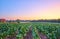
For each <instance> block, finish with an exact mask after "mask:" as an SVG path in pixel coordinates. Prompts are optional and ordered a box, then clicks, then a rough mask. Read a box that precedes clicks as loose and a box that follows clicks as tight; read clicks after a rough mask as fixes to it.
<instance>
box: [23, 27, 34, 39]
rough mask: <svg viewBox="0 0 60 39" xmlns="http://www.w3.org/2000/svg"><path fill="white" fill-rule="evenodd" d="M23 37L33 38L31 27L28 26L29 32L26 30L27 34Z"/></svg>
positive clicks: (25, 38)
mask: <svg viewBox="0 0 60 39" xmlns="http://www.w3.org/2000/svg"><path fill="white" fill-rule="evenodd" d="M23 39H33V36H32V27H30V29H29V32H27V35H26V36H25V37H24V38H23Z"/></svg>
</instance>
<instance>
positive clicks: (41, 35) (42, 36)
mask: <svg viewBox="0 0 60 39" xmlns="http://www.w3.org/2000/svg"><path fill="white" fill-rule="evenodd" d="M38 34H39V36H40V38H41V39H48V37H47V36H46V35H44V34H43V33H40V32H38Z"/></svg>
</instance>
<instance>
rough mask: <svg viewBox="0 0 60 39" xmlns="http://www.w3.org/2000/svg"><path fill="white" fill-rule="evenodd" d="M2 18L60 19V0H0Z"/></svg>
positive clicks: (0, 16) (0, 15)
mask: <svg viewBox="0 0 60 39" xmlns="http://www.w3.org/2000/svg"><path fill="white" fill-rule="evenodd" d="M0 18H5V19H11V20H15V19H22V20H33V19H36V20H37V19H58V18H60V0H0Z"/></svg>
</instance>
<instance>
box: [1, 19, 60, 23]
mask: <svg viewBox="0 0 60 39" xmlns="http://www.w3.org/2000/svg"><path fill="white" fill-rule="evenodd" d="M0 22H17V23H20V22H57V23H60V19H51V20H43V19H42V20H19V19H16V20H6V19H0Z"/></svg>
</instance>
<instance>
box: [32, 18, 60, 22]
mask: <svg viewBox="0 0 60 39" xmlns="http://www.w3.org/2000/svg"><path fill="white" fill-rule="evenodd" d="M31 22H57V23H60V19H51V20H32V21H31Z"/></svg>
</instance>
